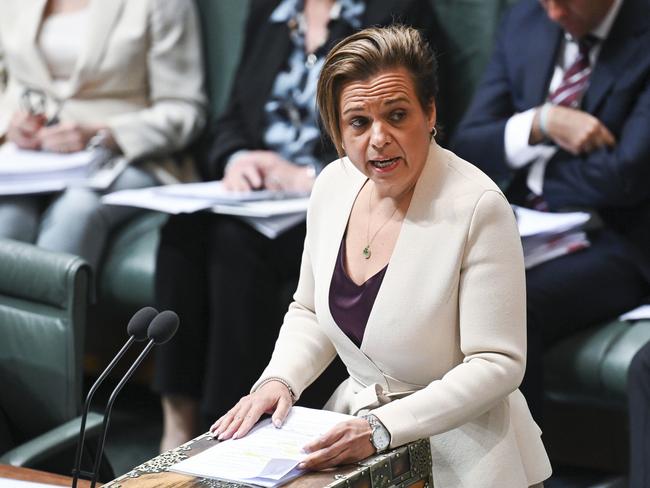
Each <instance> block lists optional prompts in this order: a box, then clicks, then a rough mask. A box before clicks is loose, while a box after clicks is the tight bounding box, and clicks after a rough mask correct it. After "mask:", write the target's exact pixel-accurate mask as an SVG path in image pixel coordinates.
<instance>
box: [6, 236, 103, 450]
mask: <svg viewBox="0 0 650 488" xmlns="http://www.w3.org/2000/svg"><path fill="white" fill-rule="evenodd" d="M89 283H90V268H89V267H88V265H87V264H86V263H85V262H84V261H83V260H82V259H80V258H78V257H76V256H71V255H68V254H60V253H54V252H50V251H46V250H43V249H40V248H38V247H36V246H33V245H30V244H25V243H22V242H17V241H11V240H8V239H0V337H1V338H2V339H1V340H0V391H1V393H0V424H1V423H4V424H5V425H4V426H3V425H0V436H3V435H4V436H5V438H4V439H2V440H0V449H3V448H4V450H6V449H7V448H9V447H12V445H11V444H13V445H17V444H20V443H22V442H24V441H25V440H28V439H31V438H33V437H34V436H36V435H38V434H40V433H43V432H45V431H47V430H49V429H51V428H53V427H55V426H57V425H59V424H61V423H63V422H66V421H68V420H70V419H72V418H74V417H75V416H76V415H77V414H78V413H79V409H80V402H81V388H82V359H83V345H84V329H85V320H86V308H87V305H88V287H89ZM7 435H10V437H11V439H9V440H7V439H6V436H7ZM2 452H3V451H2V450H0V454H1V453H2Z"/></svg>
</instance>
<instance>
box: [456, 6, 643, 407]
mask: <svg viewBox="0 0 650 488" xmlns="http://www.w3.org/2000/svg"><path fill="white" fill-rule="evenodd" d="M649 48H650V1H649V0H541V1H538V0H522V1H521V2H519V3H518V4H517V5H515V7H513V9H512V10H511V11H510V12H509V13H508V14H506V17H505V19H504V22H503V25H502V26H501V30H500V37H499V39H498V41H497V46H496V50H495V52H494V55H493V58H492V61H491V63H490V65H489V67H488V69H487V71H486V73H485V75H484V78H483V80H482V82H481V84H480V86H479V88H478V90H477V93H476V96H475V99H474V101H473V103H472V105H471V107H470V109H469V111H468V113H467V114H466V116H465V118H464V120H463V122H462V123H461V125H460V127H459V129H458V131H457V134H456V136H455V138H454V142H453V145H454V149H455V151H456V152H457V153H458V154H459V155H461V156H463V157H465V158H466V159H468V160H469V161H471V162H473V163H474V164H476V165H478V166H479V167H480V168H482V169H483V170H484V171H486V172H487V173H488V174H489V175H490V176H491V177H492V178H493V179H494V180H495V181H497V182H498V183H499V184H500V185H501V186H502V188H504V190H506V195H507V196H508V197H509V198H510V200H511V201H512V202H513V203H518V204H521V205H527V206H529V207H536V208H543V209H547V210H551V211H558V210H563V209H569V208H583V209H588V210H590V211H592V212H594V213H595V214H597V215H598V217H599V220H600V221H601V222H602V225H601V226H600V228H599V229H598V230H594V231H592V232H590V233H589V239H590V242H591V246H590V247H589V248H587V249H585V250H582V251H578V252H575V253H573V254H569V255H567V256H563V257H560V258H557V259H554V260H552V261H548V262H546V263H543V264H541V265H539V266H537V267H534V268H532V269H530V270H528V272H527V293H528V337H529V339H528V366H527V372H526V377H525V378H524V383H523V384H522V391H523V392H524V394H525V395H526V396H527V399H528V401H529V403H530V406H531V410H532V411H533V414H534V415H535V416H536V417H537V418H538V419H539V418H540V416H541V411H540V409H541V403H542V365H541V360H542V352H543V350H544V349H545V348H547V347H549V346H550V345H551V344H553V343H554V342H555V341H558V340H559V339H561V338H563V337H565V336H567V335H569V334H571V333H573V332H575V331H576V330H578V329H582V328H586V327H589V326H591V325H595V324H597V323H599V322H603V321H605V320H608V319H611V318H614V317H616V316H617V315H618V314H620V313H622V312H625V311H626V310H629V309H631V308H633V307H635V306H636V305H638V304H639V303H641V301H642V300H643V297H644V295H647V294H648V292H649V290H650V285H649V283H650V49H649Z"/></svg>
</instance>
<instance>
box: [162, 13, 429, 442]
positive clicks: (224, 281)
mask: <svg viewBox="0 0 650 488" xmlns="http://www.w3.org/2000/svg"><path fill="white" fill-rule="evenodd" d="M394 21H397V22H404V23H406V24H410V25H413V26H416V27H418V28H421V29H422V30H423V31H424V32H425V34H426V36H427V37H429V38H431V36H432V33H433V32H434V29H433V25H434V14H433V12H432V9H431V6H430V4H429V2H428V1H423V0H390V1H385V0H367V1H363V0H337V1H335V0H304V1H303V0H274V1H268V0H266V1H264V0H253V1H252V2H251V6H250V11H249V15H248V21H247V26H246V34H245V43H244V49H243V54H242V58H241V61H240V65H239V67H238V70H237V73H236V76H235V79H234V82H233V88H232V92H231V95H230V99H229V104H228V106H227V107H226V109H225V112H224V114H223V115H222V116H221V118H220V119H219V120H218V121H217V124H216V127H215V128H214V137H213V140H212V141H211V144H210V149H209V151H208V152H207V156H206V157H205V159H204V160H203V161H201V168H202V170H203V174H204V177H205V179H208V180H211V179H220V178H223V182H224V184H225V185H226V186H227V187H228V188H230V189H232V190H251V189H258V188H259V189H261V188H267V189H271V190H283V191H297V192H303V193H308V192H309V191H310V190H311V187H312V185H313V183H314V179H315V177H316V175H317V174H318V173H319V172H320V170H321V169H322V168H323V165H325V164H326V163H328V162H329V161H332V160H333V159H335V158H336V150H335V149H334V147H333V146H332V145H331V143H330V142H329V141H327V140H326V138H325V137H324V136H323V135H322V133H321V131H320V129H319V123H318V115H317V113H316V101H315V100H316V99H315V94H316V84H317V79H318V75H319V73H320V69H321V67H322V65H323V62H324V59H325V55H326V54H327V52H328V51H329V49H330V48H331V47H332V46H333V45H334V43H335V42H336V41H337V40H340V39H342V38H343V37H345V36H347V35H349V34H351V33H352V32H354V31H356V30H358V29H360V28H362V27H364V26H368V25H387V24H391V23H393V22H394ZM304 238H305V224H304V223H301V224H298V225H296V226H294V227H292V228H290V229H289V230H287V231H285V232H284V233H282V234H281V235H279V236H278V237H277V238H276V239H268V238H267V237H265V236H263V235H262V234H260V233H258V232H257V231H256V230H254V229H253V228H252V227H250V226H249V225H248V224H246V223H244V222H242V221H241V220H238V219H236V218H232V217H228V216H221V215H214V214H208V213H199V214H192V215H180V216H173V217H171V218H170V220H169V222H168V223H167V225H166V226H165V227H164V229H163V231H162V238H161V244H160V248H159V251H158V261H157V267H156V269H157V276H156V296H157V304H158V306H160V307H163V308H171V309H173V310H176V311H177V312H178V313H179V315H180V317H181V320H182V321H183V323H184V324H185V326H184V327H183V328H182V329H181V330H179V334H178V335H177V336H176V338H175V339H174V341H173V342H170V343H169V344H167V345H164V346H163V347H162V348H160V349H159V350H158V354H157V364H156V374H155V380H154V388H155V389H156V390H157V391H159V392H160V393H161V395H162V406H163V414H164V431H163V439H162V442H161V449H162V450H167V449H169V448H172V447H175V446H177V445H179V444H181V443H183V442H185V441H187V440H189V439H191V438H192V437H194V436H195V435H197V434H198V433H200V431H202V430H204V428H206V427H207V426H208V425H209V422H210V421H211V420H213V419H214V417H215V416H216V415H220V414H222V413H223V412H225V410H226V409H227V408H229V407H230V406H231V405H232V404H233V403H234V402H235V401H236V400H237V399H238V398H240V397H241V395H242V394H244V393H245V392H246V391H247V390H248V388H249V386H250V384H251V383H252V382H253V381H254V379H255V378H256V377H257V375H259V372H260V371H261V370H262V369H263V367H264V365H265V364H266V362H267V361H268V358H269V357H270V354H271V351H272V349H273V342H274V340H275V338H276V337H277V332H278V330H279V328H280V325H281V323H282V316H283V315H284V311H285V310H286V306H287V304H288V301H289V299H290V297H289V293H287V290H285V288H287V284H288V283H291V284H292V286H294V285H293V283H294V282H295V280H296V279H297V277H298V274H299V266H300V256H301V251H302V246H303V241H304ZM338 373H339V374H338V375H336V374H335V373H333V374H332V376H337V377H336V378H333V377H332V378H331V379H330V381H331V382H332V384H333V382H334V381H338V379H339V378H338V376H341V375H342V369H340V370H339V371H338ZM315 390H316V392H317V393H316V396H315V397H314V398H313V399H312V402H313V403H311V402H309V401H308V402H307V403H308V404H312V405H318V406H321V405H322V404H323V403H324V401H325V399H326V398H327V396H324V395H323V394H320V396H319V394H318V392H319V388H315ZM322 390H324V391H329V388H328V387H324V388H323V389H322Z"/></svg>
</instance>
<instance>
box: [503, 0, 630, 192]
mask: <svg viewBox="0 0 650 488" xmlns="http://www.w3.org/2000/svg"><path fill="white" fill-rule="evenodd" d="M622 3H623V0H614V3H613V5H612V6H611V8H610V9H609V12H608V13H607V15H606V16H605V18H604V19H603V20H602V22H601V23H600V24H599V25H598V26H597V27H596V28H595V29H593V30H592V31H591V35H593V36H594V37H596V38H598V40H599V42H598V43H597V44H596V45H595V46H594V47H593V48H592V49H591V51H590V52H589V62H590V64H591V66H595V65H596V61H597V60H598V55H599V54H600V49H601V46H602V43H603V41H604V40H605V39H607V36H608V35H609V32H610V30H611V28H612V25H613V23H614V20H615V19H616V15H617V14H618V11H619V10H620V8H621V5H622ZM577 56H578V42H577V40H576V39H574V38H573V37H572V36H570V35H569V34H565V36H564V40H563V41H562V46H561V47H560V49H559V51H558V56H557V60H556V63H555V69H554V71H553V77H552V78H551V83H550V85H549V89H548V93H549V94H550V93H553V91H555V89H556V88H557V87H558V86H559V85H560V83H561V82H562V78H563V76H564V72H565V71H566V70H567V69H568V68H569V67H570V66H571V65H572V64H573V62H574V61H575V59H576V57H577ZM538 108H539V107H533V108H531V109H528V110H526V111H524V112H520V113H517V114H515V115H513V116H512V117H510V119H508V122H507V124H506V129H505V135H504V144H505V153H506V162H507V163H508V165H509V166H510V167H511V168H513V169H518V168H523V167H524V166H529V170H528V177H527V179H526V182H527V184H528V188H530V189H531V190H532V191H533V192H535V193H536V194H537V195H542V194H543V189H544V172H545V171H546V164H547V163H548V161H549V160H550V159H551V158H552V157H553V155H554V154H555V153H556V152H557V150H558V148H557V146H555V145H546V144H536V145H530V144H529V143H528V141H529V139H530V132H531V130H532V127H533V119H534V118H535V113H536V112H537V110H538Z"/></svg>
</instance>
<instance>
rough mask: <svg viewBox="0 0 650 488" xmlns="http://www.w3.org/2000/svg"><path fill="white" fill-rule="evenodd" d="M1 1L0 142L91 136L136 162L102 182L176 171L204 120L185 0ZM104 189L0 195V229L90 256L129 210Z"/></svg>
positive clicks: (137, 181)
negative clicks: (107, 200) (107, 198)
mask: <svg viewBox="0 0 650 488" xmlns="http://www.w3.org/2000/svg"><path fill="white" fill-rule="evenodd" d="M2 12H3V15H2V16H1V17H0V73H2V74H3V75H4V76H2V77H0V78H1V79H0V143H3V144H7V143H12V144H15V145H16V146H18V147H19V148H22V149H29V150H38V151H50V152H55V153H70V152H74V151H80V150H83V149H84V148H85V147H86V146H87V145H88V143H89V142H90V141H91V139H93V138H94V142H96V143H98V144H101V145H104V146H105V147H107V148H109V149H111V150H112V151H114V152H115V153H118V154H121V155H123V156H124V157H125V158H126V159H127V160H128V161H129V162H130V163H132V164H130V165H129V167H128V168H127V169H126V171H124V172H123V173H122V174H121V175H120V176H119V177H118V179H117V180H116V181H115V182H114V183H113V185H112V186H111V188H109V191H112V190H116V189H122V188H129V187H143V186H150V185H155V184H159V183H160V182H170V181H175V180H176V178H177V177H179V176H181V175H182V173H183V169H182V168H181V167H180V166H181V165H179V164H178V163H175V162H173V161H172V159H171V157H170V155H171V154H172V153H174V152H177V151H179V150H181V149H183V148H184V147H185V146H187V144H189V143H190V142H191V141H192V139H193V138H194V137H195V136H197V135H198V134H199V132H200V131H201V130H202V128H203V126H204V124H205V111H206V105H207V100H206V97H205V94H204V91H203V62H202V55H201V45H200V36H199V23H198V19H197V14H196V11H195V8H194V4H193V2H192V1H188V0H164V1H163V0H138V1H134V0H111V1H110V2H106V1H103V0H49V1H46V0H7V1H6V2H3V5H2ZM27 98H30V99H31V106H30V105H29V104H27V105H26V104H25V101H27ZM30 109H31V110H30ZM100 197H101V195H100V194H99V193H98V192H95V191H92V190H90V189H86V188H69V189H68V190H66V191H64V192H60V193H56V194H54V195H52V194H49V195H45V196H42V195H39V196H34V195H24V196H12V197H9V196H3V197H0V237H8V238H13V239H17V240H22V241H27V242H34V243H36V244H37V245H39V246H42V247H44V248H47V249H51V250H55V251H61V252H69V253H72V254H77V255H80V256H82V257H83V258H85V259H86V260H87V261H88V262H89V263H90V264H91V266H93V267H96V266H97V264H98V262H99V259H100V257H101V253H102V249H103V245H104V241H105V239H106V236H107V234H108V232H109V231H110V229H111V228H112V227H114V226H115V225H117V224H118V223H119V222H122V221H124V219H126V218H127V217H128V216H130V215H132V214H133V212H134V210H131V209H127V208H123V207H108V206H106V207H105V206H103V205H101V202H100Z"/></svg>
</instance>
